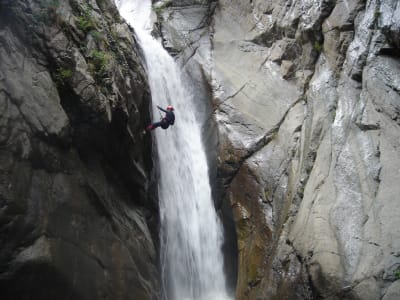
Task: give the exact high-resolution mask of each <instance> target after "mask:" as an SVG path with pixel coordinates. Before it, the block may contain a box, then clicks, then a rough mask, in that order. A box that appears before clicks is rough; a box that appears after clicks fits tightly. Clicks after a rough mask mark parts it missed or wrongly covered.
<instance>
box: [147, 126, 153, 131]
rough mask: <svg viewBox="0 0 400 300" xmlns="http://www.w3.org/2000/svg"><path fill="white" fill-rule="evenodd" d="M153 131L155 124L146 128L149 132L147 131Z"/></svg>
mask: <svg viewBox="0 0 400 300" xmlns="http://www.w3.org/2000/svg"><path fill="white" fill-rule="evenodd" d="M153 129H154V126H153V124H150V125H149V126H147V127H146V130H147V131H151V130H153Z"/></svg>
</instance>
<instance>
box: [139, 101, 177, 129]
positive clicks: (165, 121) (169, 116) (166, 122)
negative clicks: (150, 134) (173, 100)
mask: <svg viewBox="0 0 400 300" xmlns="http://www.w3.org/2000/svg"><path fill="white" fill-rule="evenodd" d="M157 108H158V109H159V110H161V111H163V112H165V117H164V118H162V119H161V121H159V122H154V123H153V124H150V125H149V126H147V128H146V130H148V131H150V130H153V129H156V128H157V127H161V128H162V129H167V128H168V127H169V126H170V125H174V123H175V114H174V107H173V106H172V105H168V106H167V109H166V110H165V109H163V108H161V107H159V106H158V105H157Z"/></svg>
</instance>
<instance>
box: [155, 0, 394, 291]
mask: <svg viewBox="0 0 400 300" xmlns="http://www.w3.org/2000/svg"><path fill="white" fill-rule="evenodd" d="M175 2H176V3H178V1H173V3H175ZM207 4H208V8H213V9H212V10H206V9H204V7H205V6H203V17H201V15H200V16H198V15H196V17H193V16H192V15H191V14H189V13H185V11H186V9H187V7H185V8H183V7H181V8H179V5H176V7H175V8H171V9H169V10H168V12H164V14H165V16H167V15H168V16H169V19H168V18H164V21H163V22H162V30H163V31H162V32H163V38H164V39H165V41H164V43H165V45H167V47H169V48H170V49H172V52H173V53H175V54H176V55H177V59H178V60H183V58H187V59H186V60H184V61H185V66H187V65H190V64H195V63H197V64H200V66H201V67H202V69H203V72H202V74H205V76H204V79H205V80H207V81H208V82H209V84H210V86H211V89H212V97H213V103H212V110H211V113H212V115H213V116H215V118H214V119H215V121H216V123H217V145H218V148H217V149H218V154H217V161H216V162H217V167H218V169H217V177H218V179H219V182H220V183H221V185H220V188H221V190H222V191H223V192H222V199H223V202H222V207H228V206H231V208H232V212H233V216H232V218H233V219H234V221H235V224H236V231H237V238H238V251H239V260H238V262H239V271H238V281H237V283H238V285H237V294H236V296H237V299H284V298H288V299H314V298H323V299H380V298H384V299H395V298H396V296H397V295H398V294H399V291H400V290H399V285H398V284H397V281H396V280H397V279H398V273H399V270H400V267H399V266H400V260H399V255H398V248H399V245H398V243H397V241H398V240H400V239H399V238H400V230H399V229H398V228H399V226H398V224H399V223H400V217H399V216H400V213H399V208H398V205H397V201H396V199H397V195H398V194H399V192H400V191H399V187H398V184H396V183H395V180H396V178H398V170H399V169H400V166H399V161H400V156H399V151H398V146H399V145H398V141H399V140H400V139H399V132H400V131H399V121H398V111H399V107H398V106H399V103H400V94H399V90H400V87H399V74H400V70H399V64H400V61H399V53H400V49H399V34H400V30H399V28H400V19H399V17H400V14H399V9H400V5H399V3H398V1H393V0H383V1H374V0H371V1H358V0H354V1H329V0H321V1H264V0H260V1H258V0H255V1H225V0H220V1H217V2H213V1H208V3H207ZM172 6H174V5H172ZM171 12H176V13H171ZM205 12H207V13H205ZM210 12H211V13H212V16H213V17H212V18H211V22H209V23H208V24H209V27H204V26H200V27H199V26H196V25H195V24H199V22H198V21H199V20H207V19H209V14H210ZM175 16H176V17H175ZM182 20H184V22H183V21H182ZM191 20H192V22H191ZM196 28H197V29H198V28H201V29H198V30H196ZM205 28H206V29H205ZM189 29H191V30H189ZM207 31H208V32H207ZM194 33H196V34H197V35H196V34H194ZM182 36H183V37H185V39H184V40H183V39H180V37H182ZM199 36H201V38H199ZM188 41H189V42H188ZM200 41H202V42H200ZM185 45H186V46H185ZM193 49H195V50H196V51H194V52H193ZM188 53H192V54H193V53H194V54H193V55H188ZM214 145H215V144H214Z"/></svg>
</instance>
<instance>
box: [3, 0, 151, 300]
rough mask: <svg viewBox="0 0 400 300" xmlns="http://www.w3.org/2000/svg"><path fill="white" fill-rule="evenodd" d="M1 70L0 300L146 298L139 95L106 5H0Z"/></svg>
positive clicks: (51, 0) (144, 113)
mask: <svg viewBox="0 0 400 300" xmlns="http://www.w3.org/2000/svg"><path fill="white" fill-rule="evenodd" d="M0 66H1V67H0V112H1V113H0V114H1V118H0V211H1V213H0V241H1V245H2V247H1V249H0V297H1V298H2V299H131V298H132V296H133V295H134V296H135V297H137V298H138V299H156V298H157V295H158V288H159V284H158V275H157V272H156V270H157V269H156V261H157V256H156V250H155V245H154V241H153V238H152V234H153V233H154V232H152V230H150V228H152V226H153V225H154V224H155V221H154V220H155V219H156V215H157V209H156V206H155V204H154V202H153V200H152V199H150V198H149V193H148V191H149V190H148V189H149V184H150V182H149V173H150V170H151V157H150V153H151V151H150V140H148V139H147V138H144V137H142V136H141V135H140V132H141V130H142V128H144V126H145V124H146V123H147V121H148V119H149V116H148V101H149V88H148V86H147V82H146V77H145V74H144V71H143V67H142V65H141V63H140V59H139V52H138V48H137V45H136V42H135V40H134V39H133V37H132V32H131V30H130V29H129V28H128V26H127V25H126V24H124V23H123V22H122V21H121V20H120V19H119V17H118V13H117V11H116V8H115V6H114V4H112V2H111V1H92V0H91V1H80V0H70V1H57V0H46V1H44V0H40V1H8V0H6V1H2V2H1V3H0ZM150 216H153V217H152V218H150Z"/></svg>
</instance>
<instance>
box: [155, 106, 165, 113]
mask: <svg viewBox="0 0 400 300" xmlns="http://www.w3.org/2000/svg"><path fill="white" fill-rule="evenodd" d="M157 108H158V109H159V110H161V111H163V112H165V113H166V112H168V111H166V110H165V109H163V108H161V107H159V106H158V105H157Z"/></svg>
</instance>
